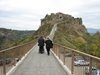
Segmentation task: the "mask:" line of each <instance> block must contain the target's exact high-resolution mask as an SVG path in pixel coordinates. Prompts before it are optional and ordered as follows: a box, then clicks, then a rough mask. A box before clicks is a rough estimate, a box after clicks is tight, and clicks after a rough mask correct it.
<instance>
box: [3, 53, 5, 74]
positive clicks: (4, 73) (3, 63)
mask: <svg viewBox="0 0 100 75" xmlns="http://www.w3.org/2000/svg"><path fill="white" fill-rule="evenodd" d="M3 55H4V56H3V75H6V58H5V52H3Z"/></svg>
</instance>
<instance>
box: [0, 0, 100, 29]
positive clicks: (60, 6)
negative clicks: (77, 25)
mask: <svg viewBox="0 0 100 75" xmlns="http://www.w3.org/2000/svg"><path fill="white" fill-rule="evenodd" d="M57 12H62V13H64V14H70V15H72V16H74V17H81V18H82V19H83V24H84V25H85V26H86V27H87V28H97V29H100V0H0V28H1V27H3V28H9V29H16V30H36V29H38V27H39V26H40V19H41V18H44V16H45V15H46V14H50V13H57Z"/></svg>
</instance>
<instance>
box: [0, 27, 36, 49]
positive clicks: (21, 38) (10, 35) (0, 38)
mask: <svg viewBox="0 0 100 75" xmlns="http://www.w3.org/2000/svg"><path fill="white" fill-rule="evenodd" d="M33 33H34V31H18V30H11V29H5V28H0V50H2V49H5V48H9V47H12V46H16V45H19V44H22V43H24V42H28V41H29V40H30V37H32V34H33Z"/></svg>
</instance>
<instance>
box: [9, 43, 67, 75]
mask: <svg viewBox="0 0 100 75" xmlns="http://www.w3.org/2000/svg"><path fill="white" fill-rule="evenodd" d="M10 75H68V74H67V73H66V72H65V71H64V69H63V68H62V67H61V65H60V64H59V62H58V61H57V60H56V58H55V57H54V56H53V54H52V53H50V56H48V55H47V53H46V51H45V53H44V54H39V53H38V46H37V45H35V46H34V47H33V49H32V50H31V52H30V53H29V54H28V56H27V57H26V58H25V59H24V60H23V62H22V63H21V64H20V65H19V66H18V67H17V68H16V70H15V71H14V72H12V73H11V74H10Z"/></svg>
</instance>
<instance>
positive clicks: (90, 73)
mask: <svg viewBox="0 0 100 75" xmlns="http://www.w3.org/2000/svg"><path fill="white" fill-rule="evenodd" d="M89 62H90V63H89V75H92V58H91V57H90V59H89Z"/></svg>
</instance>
